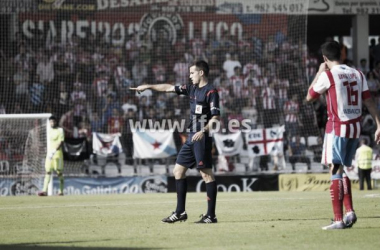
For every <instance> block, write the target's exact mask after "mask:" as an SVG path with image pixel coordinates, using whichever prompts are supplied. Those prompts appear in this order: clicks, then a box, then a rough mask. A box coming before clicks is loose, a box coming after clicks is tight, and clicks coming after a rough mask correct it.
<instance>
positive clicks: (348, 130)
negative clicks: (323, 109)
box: [306, 41, 380, 230]
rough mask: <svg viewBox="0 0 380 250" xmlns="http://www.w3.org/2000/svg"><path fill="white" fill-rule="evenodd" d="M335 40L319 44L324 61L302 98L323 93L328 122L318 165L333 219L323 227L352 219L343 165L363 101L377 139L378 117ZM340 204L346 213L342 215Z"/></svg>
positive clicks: (346, 162) (352, 143)
mask: <svg viewBox="0 0 380 250" xmlns="http://www.w3.org/2000/svg"><path fill="white" fill-rule="evenodd" d="M340 51H341V50H340V45H339V43H337V42H335V41H333V42H327V43H325V44H323V45H322V55H323V59H324V63H322V64H321V65H320V67H319V71H318V73H317V75H316V77H315V79H314V81H313V82H312V83H311V85H310V87H309V92H308V94H307V97H306V99H307V100H308V101H314V100H316V99H318V98H319V96H320V95H321V94H325V95H326V101H327V113H328V121H327V124H326V134H325V140H324V144H323V154H322V164H324V165H328V166H329V168H330V174H331V186H330V193H331V200H332V206H333V211H334V222H333V223H332V224H331V225H329V226H326V227H323V228H322V229H324V230H329V229H344V228H346V227H351V226H352V225H353V224H354V223H355V222H356V215H355V213H354V210H353V206H352V197H351V184H350V180H349V179H348V177H347V176H346V175H345V173H344V171H343V166H351V162H352V158H353V156H354V155H355V150H356V147H357V145H358V138H359V136H360V118H361V116H362V106H363V104H364V105H365V106H366V107H367V109H368V111H369V112H370V113H371V115H372V117H373V118H374V119H375V121H376V125H377V130H376V132H375V141H376V142H377V143H379V142H380V117H379V115H378V113H377V109H376V106H375V103H374V102H373V100H372V98H371V96H370V93H369V91H368V86H367V81H366V79H365V77H364V75H363V73H362V72H360V71H358V70H356V69H353V68H350V67H348V66H347V65H344V64H340V62H339V60H340ZM343 204H344V207H345V210H346V214H345V216H344V217H343Z"/></svg>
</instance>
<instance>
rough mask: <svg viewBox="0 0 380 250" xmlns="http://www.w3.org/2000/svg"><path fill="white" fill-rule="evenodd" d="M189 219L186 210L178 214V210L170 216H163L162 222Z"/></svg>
mask: <svg viewBox="0 0 380 250" xmlns="http://www.w3.org/2000/svg"><path fill="white" fill-rule="evenodd" d="M186 220H187V213H186V211H185V212H183V213H182V214H177V213H176V212H173V213H172V214H171V215H170V216H169V217H167V218H163V219H162V222H163V223H175V222H177V221H180V222H182V221H186Z"/></svg>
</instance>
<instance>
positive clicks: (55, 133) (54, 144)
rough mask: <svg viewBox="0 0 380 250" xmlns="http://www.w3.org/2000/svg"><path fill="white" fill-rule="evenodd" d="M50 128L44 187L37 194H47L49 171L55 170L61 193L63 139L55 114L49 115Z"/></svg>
mask: <svg viewBox="0 0 380 250" xmlns="http://www.w3.org/2000/svg"><path fill="white" fill-rule="evenodd" d="M49 123H50V128H49V130H48V140H49V143H48V149H47V155H46V160H45V180H44V187H43V189H42V191H41V192H39V193H38V196H47V191H48V186H49V182H50V181H51V173H52V172H53V171H55V172H56V173H57V175H58V178H59V193H58V195H60V196H62V195H63V185H64V179H63V153H62V144H63V141H64V139H65V136H64V132H63V129H62V128H60V127H58V121H57V118H56V117H55V116H51V117H49Z"/></svg>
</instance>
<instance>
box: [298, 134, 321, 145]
mask: <svg viewBox="0 0 380 250" xmlns="http://www.w3.org/2000/svg"><path fill="white" fill-rule="evenodd" d="M301 141H302V140H301ZM307 145H308V146H309V147H310V146H313V145H318V136H309V137H307Z"/></svg>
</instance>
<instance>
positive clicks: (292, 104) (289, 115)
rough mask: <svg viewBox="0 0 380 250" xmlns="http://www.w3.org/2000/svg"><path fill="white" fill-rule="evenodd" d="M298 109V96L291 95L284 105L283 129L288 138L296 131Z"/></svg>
mask: <svg viewBox="0 0 380 250" xmlns="http://www.w3.org/2000/svg"><path fill="white" fill-rule="evenodd" d="M280 107H282V106H280ZM299 111H300V105H299V103H298V96H297V95H293V96H292V99H291V100H289V101H287V102H285V105H284V114H285V131H286V133H287V135H288V138H289V139H291V138H292V137H293V136H295V135H296V134H297V133H298V122H299V117H298V116H299Z"/></svg>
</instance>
